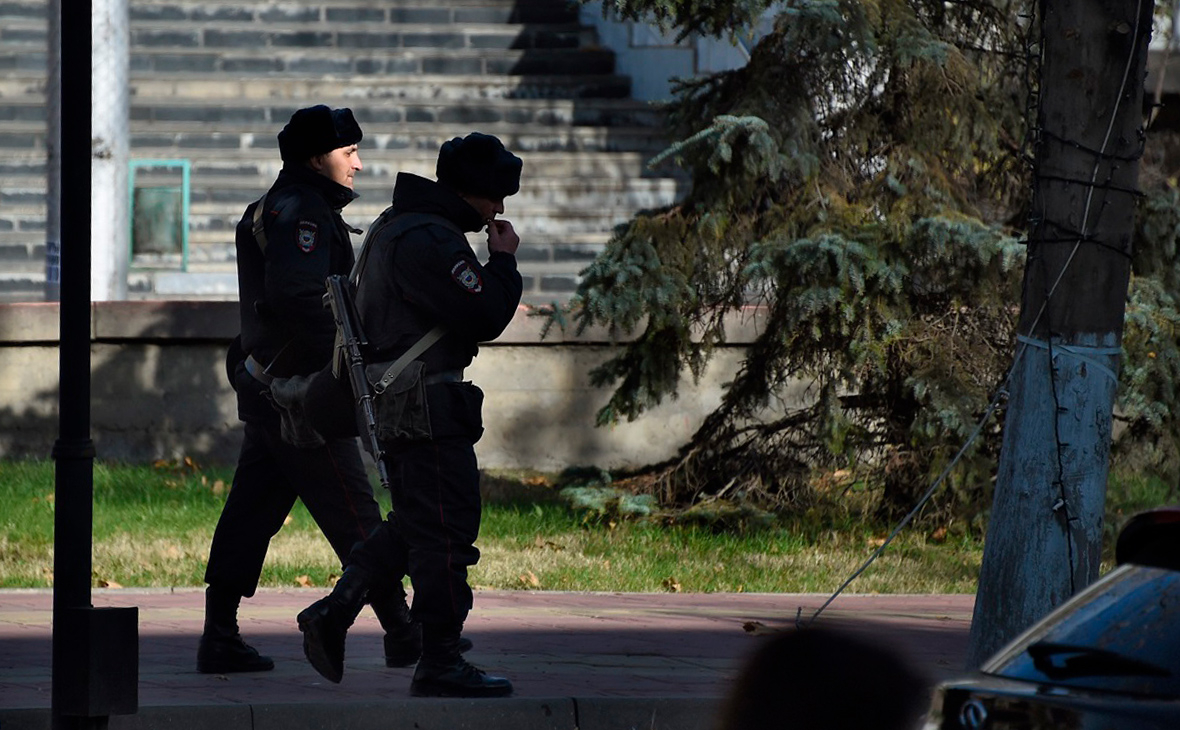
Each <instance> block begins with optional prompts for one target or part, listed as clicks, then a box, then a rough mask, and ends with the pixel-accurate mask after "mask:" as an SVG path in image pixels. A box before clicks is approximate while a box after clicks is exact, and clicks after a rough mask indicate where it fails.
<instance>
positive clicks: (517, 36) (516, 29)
mask: <svg viewBox="0 0 1180 730" xmlns="http://www.w3.org/2000/svg"><path fill="white" fill-rule="evenodd" d="M311 9H312V10H318V8H311ZM294 12H299V10H298V9H295V11H294ZM6 25H7V26H8V32H6V33H5V34H4V35H3V36H0V44H3V45H0V47H2V48H5V50H19V49H22V48H24V49H28V50H30V51H33V50H39V51H41V52H44V50H45V48H46V47H47V45H46V44H47V42H48V40H47V34H46V31H45V30H43V29H41V28H39V27H37V26H35V25H26V24H24V23H21V24H19V25H18V24H16V23H11V24H6ZM128 42H129V44H130V46H129V47H130V50H131V52H132V53H133V54H134V53H136V52H141V51H144V50H145V49H154V48H169V49H173V50H198V49H203V50H207V51H219V52H226V51H239V52H242V51H247V50H249V51H250V52H251V54H252V55H258V54H262V53H267V52H273V51H282V50H286V51H290V50H295V49H316V48H318V49H333V50H336V51H337V52H339V51H340V50H358V49H387V50H388V49H442V48H446V49H452V50H457V49H464V48H466V49H486V50H495V49H499V50H506V49H557V48H578V47H581V46H593V45H595V44H596V43H597V34H596V33H595V31H594V29H593V27H591V26H585V25H580V24H579V23H577V22H568V23H560V24H557V23H554V24H542V25H525V24H518V23H513V24H485V25H475V24H470V23H464V24H457V23H390V24H387V25H374V24H369V23H355V24H348V23H337V22H331V21H310V22H304V21H286V22H284V21H277V22H263V21H260V22H257V23H253V24H249V25H245V24H242V23H226V22H216V21H214V22H202V23H196V22H184V21H181V22H156V23H152V24H150V26H147V27H143V26H140V25H136V24H134V23H133V24H132V25H131V28H130V36H129V38H128Z"/></svg>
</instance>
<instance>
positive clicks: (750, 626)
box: [742, 621, 778, 636]
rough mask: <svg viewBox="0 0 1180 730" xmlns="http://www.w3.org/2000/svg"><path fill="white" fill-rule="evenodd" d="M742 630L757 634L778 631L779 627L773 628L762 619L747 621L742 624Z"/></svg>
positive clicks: (775, 632)
mask: <svg viewBox="0 0 1180 730" xmlns="http://www.w3.org/2000/svg"><path fill="white" fill-rule="evenodd" d="M742 630H743V631H745V632H746V633H747V634H754V635H755V636H762V635H763V634H777V633H778V629H772V628H770V627H769V626H767V625H766V624H764V623H762V622H761V621H746V622H745V623H743V624H742Z"/></svg>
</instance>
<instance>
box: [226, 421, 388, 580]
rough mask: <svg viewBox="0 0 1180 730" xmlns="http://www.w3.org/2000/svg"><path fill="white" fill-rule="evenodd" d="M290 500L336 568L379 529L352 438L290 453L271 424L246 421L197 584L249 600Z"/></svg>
mask: <svg viewBox="0 0 1180 730" xmlns="http://www.w3.org/2000/svg"><path fill="white" fill-rule="evenodd" d="M296 498H298V499H301V500H303V504H304V505H306V506H307V509H308V511H309V512H310V513H311V516H312V518H314V519H315V521H316V524H317V525H318V526H319V528H320V530H321V531H322V532H323V533H324V536H325V537H326V538H328V542H329V543H331V545H332V549H333V550H334V551H335V552H336V555H337V556H338V557H339V558H340V560H341V563H342V564H343V562H344V560H345V558H347V557H348V555H349V553H350V552H351V551H352V549H353V548H354V547H355V546H356V545H357V544H358V543H360V542H362V541H363V540H365V539H366V538H367V537H368V536H369V535H370V534H371V533H372V532H373V531H374V530H376V529H377V528H378V527H379V526H380V525H381V524H382V520H381V509H380V507H379V506H378V504H377V501H376V499H374V497H373V489H372V486H370V484H369V480H368V477H367V476H366V474H365V468H364V463H363V462H362V461H361V455H360V450H359V449H358V447H357V443H356V439H352V438H348V439H334V440H331V441H329V442H328V443H327V445H325V446H322V447H320V448H316V449H297V448H295V447H294V446H291V445H289V444H287V443H285V442H284V441H283V440H282V439H281V438H280V436H279V423H278V420H277V418H276V420H275V421H274V422H273V423H270V422H269V421H267V422H264V423H258V422H247V423H246V435H245V439H244V440H243V441H242V451H241V454H240V455H239V457H238V465H237V469H236V471H235V472H234V479H233V487H232V488H231V489H230V493H229V497H228V498H227V499H226V501H225V507H223V508H222V511H221V517H220V519H218V521H217V528H216V530H214V533H213V544H212V546H211V547H210V550H209V564H208V565H207V566H206V569H205V582H206V583H208V584H210V585H216V586H219V587H224V588H228V589H230V590H234V591H237V592H238V593H240V594H241V595H243V596H252V595H254V591H255V590H256V589H257V588H258V577H259V575H261V573H262V563H263V561H264V560H265V559H266V551H267V547H268V546H269V545H270V540H271V538H272V537H274V535H275V534H276V533H277V532H278V531H279V528H281V527H282V526H283V521H284V520H285V519H286V518H287V515H288V513H290V511H291V507H292V506H293V505H294V504H295V499H296Z"/></svg>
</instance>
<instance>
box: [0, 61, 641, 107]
mask: <svg viewBox="0 0 1180 730" xmlns="http://www.w3.org/2000/svg"><path fill="white" fill-rule="evenodd" d="M0 70H2V69H0ZM130 87H131V89H130V91H131V94H132V96H133V98H135V99H137V100H139V99H151V100H157V99H169V98H174V97H176V98H182V99H193V100H200V101H202V102H206V103H210V104H213V103H216V102H234V103H241V101H242V100H247V99H271V100H288V101H290V102H291V103H293V104H295V105H296V106H306V105H307V104H332V105H334V106H340V105H341V103H344V102H354V103H355V102H360V101H363V100H386V101H388V100H401V101H408V100H424V101H425V100H429V101H433V102H436V103H437V102H444V101H481V100H490V99H576V100H579V101H582V100H589V99H624V98H627V97H629V96H630V92H631V79H630V77H627V76H619V75H615V74H557V75H523V76H510V75H491V74H484V75H479V76H471V75H445V74H431V75H413V74H411V75H388V74H382V75H373V76H353V75H350V74H344V75H343V77H341V75H338V74H331V73H320V74H315V75H314V76H311V77H307V78H302V77H281V76H280V77H274V78H270V77H258V76H251V75H248V74H207V75H206V78H193V77H191V76H183V75H177V74H152V75H151V77H150V78H136V79H132V80H131V84H130ZM44 95H45V74H44V73H42V72H41V71H40V69H38V71H37V73H35V74H28V73H26V74H21V73H18V72H15V71H9V72H6V73H5V74H4V75H3V76H2V77H0V98H6V97H14V98H15V97H22V96H34V97H37V96H40V97H41V98H44ZM346 105H347V104H346Z"/></svg>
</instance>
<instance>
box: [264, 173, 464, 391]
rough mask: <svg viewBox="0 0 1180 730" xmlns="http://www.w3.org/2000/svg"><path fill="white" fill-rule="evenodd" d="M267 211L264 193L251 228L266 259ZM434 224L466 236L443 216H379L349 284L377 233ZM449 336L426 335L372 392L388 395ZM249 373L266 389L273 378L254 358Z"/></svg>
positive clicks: (440, 333)
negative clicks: (399, 379) (406, 372)
mask: <svg viewBox="0 0 1180 730" xmlns="http://www.w3.org/2000/svg"><path fill="white" fill-rule="evenodd" d="M265 209H266V193H263V194H262V197H261V198H259V199H258V202H257V203H256V204H255V205H254V218H253V221H254V225H253V227H252V231H253V233H254V240H255V241H257V242H258V248H259V249H261V250H262V253H263V255H265V254H266V244H267V240H266V231H265V230H264V221H263V218H262V216H263V213H264V211H265ZM431 223H434V224H436V225H440V226H442V227H443V228H446V229H448V230H450V231H453V232H455V233H457V234H459V235H460V236H462V235H463V231H462V230H460V229H459V226H457V225H455V224H454V223H453V222H451V221H450V220H449V219H447V218H444V217H443V216H441V215H434V214H431V213H400V214H396V215H395V214H394V213H393V209H392V208H386V209H385V211H384V212H383V213H382V214H381V215H380V216H378V218H377V220H376V221H374V222H373V225H372V226H370V228H369V232H368V234H367V235H366V236H365V242H364V243H363V244H361V252H360V255H359V256H357V259H356V263H355V264H354V265H353V267H352V271H351V272H350V273H349V275H348V280H349V282H350V283H351V284H352V285H353V286H354V287H355V286H356V284H357V282H358V281H359V280H360V277H361V272H363V271H364V268H365V263H367V262H368V259H369V249H370V248H371V247H372V242H373V240H374V239H375V238H376V237H377V234H378V233H380V232H382V231H384V230H385V229H387V228H391V229H392V230H391V231H390V236H391V237H392V238H398V237H400V236H402V235H404V234H405V233H407V232H408V231H410V230H412V229H414V228H420V227H422V226H425V225H430V224H431ZM446 333H447V330H446V328H445V327H442V326H437V327H435V328H434V329H432V330H430V331H429V332H427V333H426V334H424V335H422V337H421V338H420V339H419V340H418V341H417V342H415V343H414V344H413V345H411V346H410V349H408V350H406V351H405V353H403V354H402V356H401V357H399V358H398V359H396V360H394V361H393V363H391V364H390V366H389V367H388V368H387V369H386V370H385V374H384V375H382V376H381V380H379V381H377V382H376V383H374V384H373V390H374V391H376V392H377V393H383V392H385V389H386V388H388V387H389V384H390V383H392V382H393V381H394V380H395V379H397V376H398V375H400V374H401V372H402V371H403V370H405V369H406V366H408V365H409V364H410V363H411V362H413V361H414V360H416V359H418V357H420V356H421V355H422V353H424V352H426V351H427V350H429V349H430V347H431V346H432V345H434V343H436V342H438V341H439V340H440V339H442V336H443V335H445V334H446ZM251 361H253V362H251ZM251 364H253V366H254V367H253V368H251V367H250V366H251ZM246 369H247V370H249V371H250V374H251V375H253V376H254V377H255V378H258V379H259V380H260V381H262V382H264V383H265V384H267V385H269V384H270V383H269V382H268V381H267V380H264V379H263V377H260V376H265V377H266V378H270V375H269V373H266V372H265V368H263V367H261V366H260V363H258V361H257V360H254V358H253V356H249V357H248V358H247V362H246ZM256 371H257V372H256ZM437 375H440V376H444V377H442V378H440V380H456V379H459V378H455V377H453V373H446V374H443V373H438V374H437ZM460 377H461V376H460ZM271 379H273V378H271Z"/></svg>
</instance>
